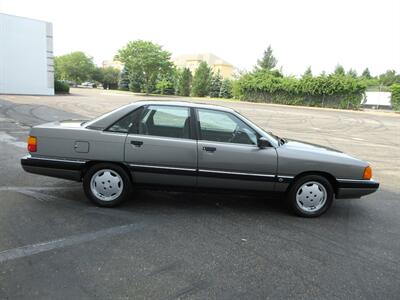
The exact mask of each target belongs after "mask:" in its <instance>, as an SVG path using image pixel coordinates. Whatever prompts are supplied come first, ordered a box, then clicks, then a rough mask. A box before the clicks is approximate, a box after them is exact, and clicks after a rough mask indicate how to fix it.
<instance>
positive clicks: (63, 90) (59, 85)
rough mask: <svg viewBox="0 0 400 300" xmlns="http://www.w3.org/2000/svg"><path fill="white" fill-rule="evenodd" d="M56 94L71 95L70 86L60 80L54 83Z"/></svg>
mask: <svg viewBox="0 0 400 300" xmlns="http://www.w3.org/2000/svg"><path fill="white" fill-rule="evenodd" d="M54 92H55V93H56V94H69V85H68V83H66V82H64V81H60V80H55V81H54Z"/></svg>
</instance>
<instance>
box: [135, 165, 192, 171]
mask: <svg viewBox="0 0 400 300" xmlns="http://www.w3.org/2000/svg"><path fill="white" fill-rule="evenodd" d="M129 166H131V167H139V168H152V169H165V170H179V171H192V172H196V171H197V169H192V168H177V167H164V166H153V165H138V164H129Z"/></svg>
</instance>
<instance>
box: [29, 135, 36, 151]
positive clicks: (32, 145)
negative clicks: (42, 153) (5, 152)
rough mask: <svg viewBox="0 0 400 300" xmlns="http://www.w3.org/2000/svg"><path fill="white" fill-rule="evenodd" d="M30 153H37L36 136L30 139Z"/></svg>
mask: <svg viewBox="0 0 400 300" xmlns="http://www.w3.org/2000/svg"><path fill="white" fill-rule="evenodd" d="M28 151H29V152H36V151H37V138H36V136H31V135H30V136H29V137H28Z"/></svg>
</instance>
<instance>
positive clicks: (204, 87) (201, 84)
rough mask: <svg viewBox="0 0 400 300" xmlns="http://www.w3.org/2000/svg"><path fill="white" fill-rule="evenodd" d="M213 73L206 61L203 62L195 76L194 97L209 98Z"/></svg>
mask: <svg viewBox="0 0 400 300" xmlns="http://www.w3.org/2000/svg"><path fill="white" fill-rule="evenodd" d="M211 78H212V72H211V68H210V67H209V66H208V64H207V63H206V62H205V61H202V62H201V63H200V64H199V66H198V68H197V69H196V72H195V73H194V76H193V84H192V95H193V96H195V97H204V96H207V95H208V94H209V92H210V85H211Z"/></svg>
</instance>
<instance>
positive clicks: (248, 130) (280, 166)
mask: <svg viewBox="0 0 400 300" xmlns="http://www.w3.org/2000/svg"><path fill="white" fill-rule="evenodd" d="M28 151H29V155H27V156H25V157H23V158H22V159H21V164H22V167H23V168H24V170H25V171H27V172H30V173H34V174H40V175H46V176H53V177H58V178H64V179H71V180H76V181H82V182H83V189H84V191H85V194H86V195H87V197H88V198H89V199H90V200H91V201H93V202H94V203H95V204H97V205H100V206H104V207H111V206H116V205H118V204H120V203H121V202H122V201H124V200H126V199H127V198H129V196H130V195H132V194H134V193H133V192H134V191H135V189H136V188H138V187H140V186H149V187H162V188H166V187H174V188H182V187H183V188H198V189H219V190H230V191H235V190H236V191H257V192H261V193H265V194H267V193H274V194H276V193H279V194H282V195H284V199H286V201H287V203H288V204H289V205H290V207H291V208H292V209H293V211H294V212H295V213H296V214H297V215H299V216H303V217H316V216H319V215H321V214H323V213H324V212H326V211H327V210H328V209H329V208H330V206H331V205H332V202H333V200H334V198H359V197H361V196H364V195H367V194H370V193H373V192H375V191H376V190H377V189H378V187H379V183H378V182H376V181H374V180H373V179H372V169H371V166H370V165H369V164H368V163H367V162H365V161H362V160H359V159H356V158H353V157H351V156H349V155H347V154H344V153H342V152H340V151H336V150H333V149H330V148H326V147H322V146H318V145H313V144H309V143H304V142H299V141H294V140H288V139H284V138H280V137H278V136H276V135H274V134H272V133H270V132H266V131H265V130H263V129H262V128H260V127H258V126H257V125H255V124H254V123H252V122H251V121H249V120H248V119H246V118H244V117H243V116H241V115H240V114H239V113H237V112H235V111H234V110H232V109H229V108H225V107H219V106H211V105H204V104H195V103H188V102H172V101H151V102H150V101H139V102H135V103H132V104H128V105H126V106H123V107H121V108H118V109H116V110H114V111H112V112H110V113H107V114H105V115H103V116H100V117H98V118H96V119H94V120H91V121H86V122H84V121H77V120H69V121H61V122H51V123H46V124H43V125H39V126H34V127H32V128H31V130H30V135H29V137H28Z"/></svg>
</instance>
